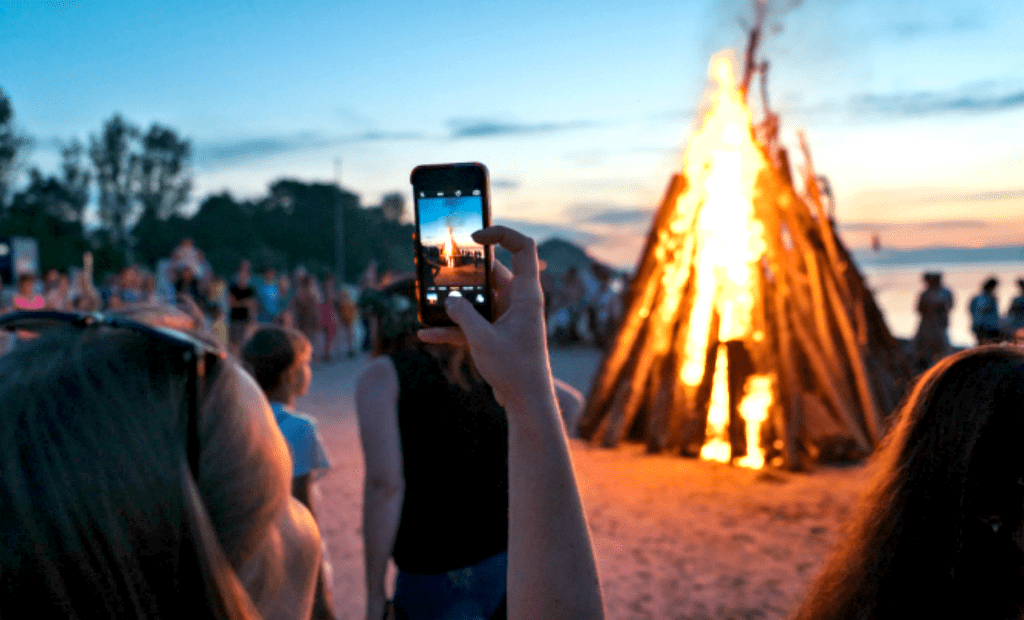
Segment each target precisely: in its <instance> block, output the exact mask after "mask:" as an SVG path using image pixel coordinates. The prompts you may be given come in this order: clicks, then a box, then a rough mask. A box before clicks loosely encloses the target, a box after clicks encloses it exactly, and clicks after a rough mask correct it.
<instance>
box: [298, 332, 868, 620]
mask: <svg viewBox="0 0 1024 620" xmlns="http://www.w3.org/2000/svg"><path fill="white" fill-rule="evenodd" d="M599 361H600V357H599V354H598V353H596V352H595V351H592V350H588V349H562V350H555V351H553V353H552V367H553V369H554V371H555V374H556V375H557V376H559V377H560V378H562V379H563V380H565V381H567V382H569V383H570V384H572V385H574V386H576V387H577V388H578V389H580V390H581V391H583V392H584V394H585V393H586V391H587V388H588V387H589V384H590V381H591V379H592V377H593V374H594V372H595V370H596V367H597V364H598V363H599ZM361 364H362V361H361V360H351V361H345V362H342V363H338V364H335V365H331V366H323V367H319V368H316V369H315V371H314V379H313V389H312V390H311V392H310V394H309V395H307V396H306V397H305V398H303V399H302V400H301V402H300V403H299V408H300V410H303V411H305V412H307V413H309V414H311V415H313V416H314V417H316V418H317V419H318V421H319V425H320V432H321V435H322V436H323V439H324V442H325V444H326V446H327V450H328V452H329V453H330V455H331V459H332V462H333V466H334V467H333V469H332V471H331V472H330V473H329V474H328V475H327V476H325V477H324V478H323V479H322V480H321V481H320V493H321V499H320V501H319V504H318V507H319V510H318V512H319V519H320V524H321V529H322V530H323V534H324V539H325V541H326V544H327V549H328V552H329V554H330V557H331V560H332V563H333V566H334V575H333V583H334V597H335V607H336V609H337V612H338V615H339V617H340V618H350V619H353V620H354V619H357V618H362V617H363V616H364V614H365V592H364V581H363V580H364V573H363V546H362V535H361V523H360V522H361V518H362V517H361V510H362V478H363V464H362V450H361V448H360V445H359V438H358V431H357V428H356V422H355V412H354V405H353V390H354V385H355V379H356V376H357V375H358V372H359V369H360V367H361ZM571 446H572V455H573V462H574V465H575V467H576V472H577V476H578V479H579V485H580V490H581V493H582V496H583V501H584V504H585V506H586V510H587V516H588V519H589V523H590V528H591V532H592V535H593V538H594V544H595V548H596V553H597V560H598V568H599V571H600V574H601V584H602V587H603V590H604V597H605V605H606V608H607V611H608V614H607V616H608V618H609V619H616V620H619V619H621V620H626V619H629V620H633V619H641V618H659V619H663V618H664V619H670V618H671V619H675V618H679V619H682V618H695V619H698V618H699V619H704V618H707V619H711V618H722V619H725V618H730V619H731V618H784V617H786V615H787V614H788V613H789V612H790V611H791V610H792V609H793V606H794V605H795V604H796V603H797V602H798V601H799V599H800V596H801V595H802V593H803V591H804V590H805V588H806V587H807V585H808V582H809V580H810V579H811V578H812V577H813V575H814V574H815V573H816V572H817V570H818V569H819V568H820V566H821V563H822V561H823V559H824V557H825V555H826V554H827V552H828V550H829V549H830V547H831V545H832V544H833V543H834V541H835V539H836V536H837V534H838V528H839V526H840V524H841V522H842V520H843V518H844V517H845V515H846V514H847V513H848V512H849V510H850V509H851V506H852V504H853V502H854V501H855V499H856V497H857V495H858V493H859V492H860V490H861V488H862V487H863V483H864V479H865V471H864V468H863V467H852V468H842V469H821V470H819V471H817V472H815V473H813V474H788V473H780V472H770V473H762V472H755V471H750V470H743V469H737V468H733V467H729V466H725V465H719V464H714V463H703V462H699V461H694V460H690V459H681V458H676V457H670V456H663V455H654V456H652V455H647V454H644V452H643V448H642V446H636V445H627V446H624V447H621V448H618V449H614V450H605V449H599V448H596V447H593V446H591V445H588V444H586V443H584V442H582V441H579V440H573V441H572V444H571Z"/></svg>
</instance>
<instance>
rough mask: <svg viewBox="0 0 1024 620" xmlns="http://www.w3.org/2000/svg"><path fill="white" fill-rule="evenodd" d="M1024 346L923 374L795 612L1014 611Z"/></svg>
mask: <svg viewBox="0 0 1024 620" xmlns="http://www.w3.org/2000/svg"><path fill="white" fill-rule="evenodd" d="M1022 437H1024V349H1021V348H1019V347H1016V346H1012V345H990V346H984V347H978V348H974V349H968V350H966V351H963V352H960V353H958V354H955V355H952V356H949V357H947V358H945V359H943V360H942V361H940V362H939V363H938V364H936V365H935V366H934V367H932V368H931V369H930V370H929V371H927V372H926V373H925V374H924V375H923V376H922V377H921V378H920V379H919V381H918V382H917V384H916V385H915V387H914V389H913V390H912V392H911V394H910V395H909V397H908V399H907V401H906V403H905V404H904V406H903V407H902V408H901V410H900V412H899V414H898V416H897V419H896V421H895V423H894V426H893V428H892V429H890V431H889V433H888V435H887V437H886V439H885V441H884V443H883V446H882V447H881V448H880V449H879V452H878V454H877V455H876V457H875V463H874V466H875V467H876V468H877V477H876V480H875V483H874V486H873V490H872V491H871V493H870V494H869V495H867V496H866V497H865V499H864V501H863V502H862V504H861V506H860V507H859V509H858V511H857V512H856V513H855V514H854V516H853V517H852V519H851V527H850V529H849V532H848V535H847V538H846V539H845V540H844V541H843V542H842V543H841V544H840V546H839V548H838V550H837V552H836V554H835V556H834V557H833V558H832V559H831V561H830V562H829V563H828V565H827V566H826V569H825V571H824V573H823V574H822V576H821V578H820V579H819V581H818V582H817V584H816V585H815V586H814V588H812V592H811V596H810V597H809V598H808V600H807V602H806V603H805V604H804V606H803V607H802V608H801V610H800V612H799V613H798V615H797V618H800V619H802V620H804V619H811V618H815V619H821V618H837V619H838V618H905V617H971V618H1018V617H1020V614H1021V611H1022V609H1024V460H1022V459H1021V458H1020V447H1019V444H1020V441H1021V438H1022Z"/></svg>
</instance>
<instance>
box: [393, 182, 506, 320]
mask: <svg viewBox="0 0 1024 620" xmlns="http://www.w3.org/2000/svg"><path fill="white" fill-rule="evenodd" d="M410 180H411V181H412V192H413V204H414V205H415V209H414V211H415V213H416V240H415V246H416V298H417V302H418V310H419V319H420V323H422V324H424V325H428V326H444V325H454V323H453V322H452V320H451V319H450V318H449V317H448V313H447V312H445V309H444V302H445V300H446V299H447V298H448V297H454V296H459V297H464V298H466V299H467V300H469V301H470V303H472V304H473V306H474V307H475V308H476V309H477V310H478V311H479V312H480V314H482V315H483V316H484V317H485V318H487V320H488V321H490V320H493V309H494V296H493V293H492V290H493V289H492V285H491V277H492V276H491V252H492V250H491V246H488V245H481V244H479V243H477V242H475V241H473V238H472V237H471V236H470V235H471V234H472V233H474V232H476V231H478V230H480V229H481V228H486V227H488V226H490V225H491V197H490V188H489V185H490V183H489V181H488V173H487V167H486V166H484V165H483V164H480V163H475V162H473V163H461V164H432V165H428V166H417V167H416V168H415V169H413V171H412V175H411V177H410Z"/></svg>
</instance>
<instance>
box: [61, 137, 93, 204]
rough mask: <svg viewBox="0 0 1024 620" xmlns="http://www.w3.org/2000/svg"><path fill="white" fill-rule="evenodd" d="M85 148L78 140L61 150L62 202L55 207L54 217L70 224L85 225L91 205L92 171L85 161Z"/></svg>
mask: <svg viewBox="0 0 1024 620" xmlns="http://www.w3.org/2000/svg"><path fill="white" fill-rule="evenodd" d="M84 155H85V147H83V146H82V143H81V142H79V141H78V140H72V141H71V142H70V143H68V144H66V145H64V146H62V147H61V149H60V158H61V164H60V173H61V176H60V179H59V181H58V179H57V178H54V179H53V180H54V181H57V186H58V188H59V195H60V202H59V203H58V204H57V205H54V206H55V207H56V208H57V209H58V210H57V211H56V212H54V215H56V216H57V217H60V218H61V219H63V220H65V221H68V222H78V223H84V221H83V220H84V217H85V208H86V206H87V205H88V204H89V185H90V183H91V181H92V171H91V170H89V168H88V165H87V164H86V162H84V161H83V158H84Z"/></svg>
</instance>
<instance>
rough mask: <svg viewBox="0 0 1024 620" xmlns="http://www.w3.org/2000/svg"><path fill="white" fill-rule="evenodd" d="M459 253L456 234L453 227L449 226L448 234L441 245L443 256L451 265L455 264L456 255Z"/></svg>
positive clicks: (447, 263)
mask: <svg viewBox="0 0 1024 620" xmlns="http://www.w3.org/2000/svg"><path fill="white" fill-rule="evenodd" d="M456 254H458V246H457V245H455V234H454V232H453V231H452V227H451V226H449V227H448V236H447V237H445V239H444V243H443V244H442V245H441V258H442V259H444V262H445V264H446V265H448V266H449V267H454V266H455V256H456Z"/></svg>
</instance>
